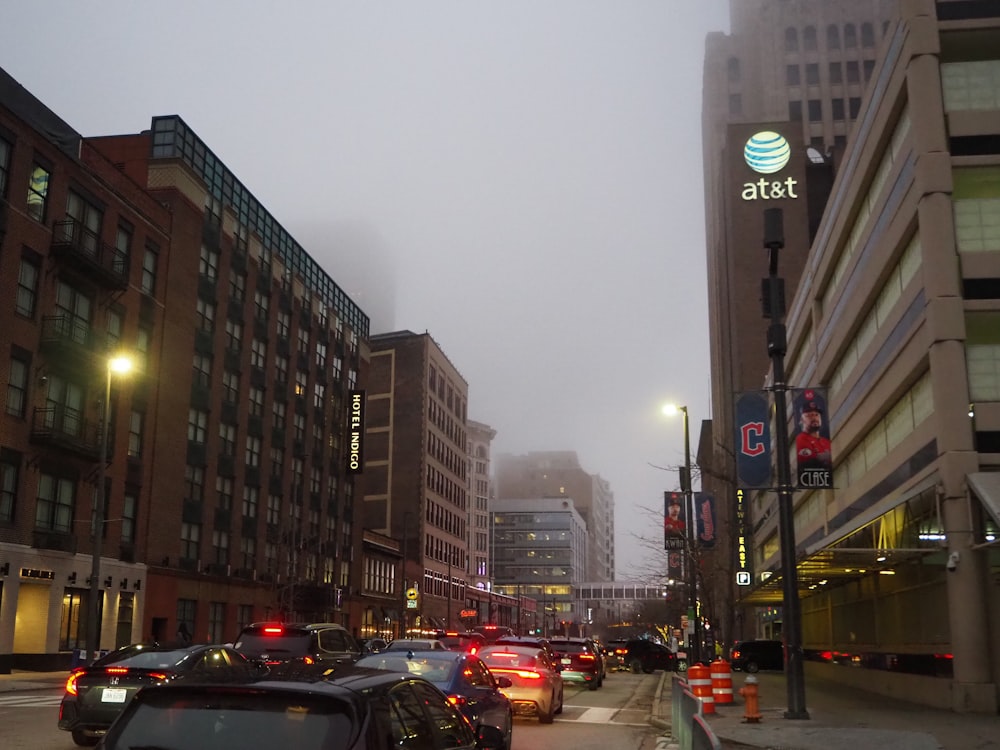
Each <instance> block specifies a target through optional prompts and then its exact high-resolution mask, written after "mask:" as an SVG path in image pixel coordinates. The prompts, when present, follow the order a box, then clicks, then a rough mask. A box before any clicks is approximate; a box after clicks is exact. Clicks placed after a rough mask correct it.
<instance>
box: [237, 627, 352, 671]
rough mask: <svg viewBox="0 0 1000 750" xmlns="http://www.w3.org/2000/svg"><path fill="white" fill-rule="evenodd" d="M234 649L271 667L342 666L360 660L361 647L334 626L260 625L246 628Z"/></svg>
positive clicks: (342, 628) (344, 631)
mask: <svg viewBox="0 0 1000 750" xmlns="http://www.w3.org/2000/svg"><path fill="white" fill-rule="evenodd" d="M233 648H234V649H236V650H237V651H238V652H240V653H241V654H243V655H244V656H245V657H246V658H248V659H250V660H252V661H256V662H262V663H264V664H268V665H272V666H273V665H275V664H281V663H282V662H293V661H299V662H302V663H304V664H316V663H322V664H327V663H330V664H343V663H351V662H355V661H357V660H358V659H359V658H360V657H361V646H359V645H358V643H357V641H355V640H354V637H353V636H352V635H351V634H350V633H349V632H348V631H347V628H345V627H344V626H343V625H337V624H336V623H332V622H317V623H311V624H295V623H286V622H257V623H254V624H253V625H247V626H246V627H245V628H243V630H242V631H241V632H240V635H239V637H238V638H237V639H236V641H235V642H234V643H233Z"/></svg>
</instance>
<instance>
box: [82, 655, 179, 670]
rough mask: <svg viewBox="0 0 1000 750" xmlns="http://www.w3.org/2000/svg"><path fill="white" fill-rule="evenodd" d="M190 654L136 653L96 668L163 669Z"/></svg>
mask: <svg viewBox="0 0 1000 750" xmlns="http://www.w3.org/2000/svg"><path fill="white" fill-rule="evenodd" d="M189 654H190V652H189V651H136V652H134V653H131V654H129V655H128V656H126V657H125V658H124V659H116V660H114V661H113V662H112V661H108V662H102V663H101V664H100V665H98V666H103V665H104V664H107V665H109V666H110V665H112V664H113V665H114V666H116V667H132V668H135V669H163V668H164V667H173V666H176V665H177V663H178V662H181V661H183V660H184V658H185V657H186V656H188V655H189Z"/></svg>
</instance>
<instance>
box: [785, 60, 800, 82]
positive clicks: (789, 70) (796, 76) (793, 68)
mask: <svg viewBox="0 0 1000 750" xmlns="http://www.w3.org/2000/svg"><path fill="white" fill-rule="evenodd" d="M800 70H801V69H800V68H799V66H798V65H786V66H785V83H786V84H788V85H789V86H798V85H799V84H800V83H802V76H801V74H800Z"/></svg>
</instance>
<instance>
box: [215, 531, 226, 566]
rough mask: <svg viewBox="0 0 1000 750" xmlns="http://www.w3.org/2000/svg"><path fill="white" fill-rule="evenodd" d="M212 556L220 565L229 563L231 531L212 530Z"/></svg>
mask: <svg viewBox="0 0 1000 750" xmlns="http://www.w3.org/2000/svg"><path fill="white" fill-rule="evenodd" d="M212 556H213V558H214V562H215V563H216V564H218V565H226V564H228V563H229V532H228V531H226V530H225V529H215V530H214V531H213V532H212Z"/></svg>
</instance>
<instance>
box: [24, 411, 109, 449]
mask: <svg viewBox="0 0 1000 750" xmlns="http://www.w3.org/2000/svg"><path fill="white" fill-rule="evenodd" d="M31 441H32V442H33V443H37V444H43V445H48V446H51V447H54V448H60V449H62V450H68V451H70V452H72V453H75V454H77V455H79V456H82V457H84V458H88V459H90V460H92V461H96V460H98V457H99V456H100V453H101V449H100V430H99V428H98V426H97V425H96V424H94V423H91V422H88V421H87V420H86V419H84V416H83V412H81V411H79V410H78V409H71V408H69V407H67V406H53V407H49V408H45V409H41V408H36V409H35V410H34V412H33V413H32V417H31ZM109 448H110V446H109Z"/></svg>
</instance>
